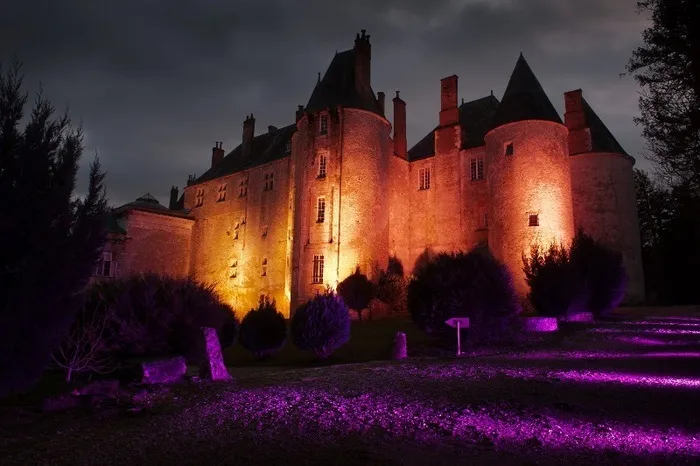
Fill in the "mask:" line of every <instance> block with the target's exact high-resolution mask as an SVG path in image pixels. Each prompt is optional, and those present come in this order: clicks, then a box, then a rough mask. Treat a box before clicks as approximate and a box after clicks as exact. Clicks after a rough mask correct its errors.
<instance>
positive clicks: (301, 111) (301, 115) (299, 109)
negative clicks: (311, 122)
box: [296, 105, 304, 121]
mask: <svg viewBox="0 0 700 466" xmlns="http://www.w3.org/2000/svg"><path fill="white" fill-rule="evenodd" d="M296 118H297V119H296V121H299V120H301V119H302V118H304V106H303V105H299V106H298V107H297V114H296Z"/></svg>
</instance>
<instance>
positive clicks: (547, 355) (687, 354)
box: [496, 351, 700, 361]
mask: <svg viewBox="0 0 700 466" xmlns="http://www.w3.org/2000/svg"><path fill="white" fill-rule="evenodd" d="M496 357H497V358H504V359H517V360H525V361H527V360H543V359H558V360H560V359H629V358H665V357H668V358H698V359H700V352H699V351H676V352H654V353H644V352H638V353H632V352H626V351H536V352H531V353H527V354H515V355H506V356H496Z"/></svg>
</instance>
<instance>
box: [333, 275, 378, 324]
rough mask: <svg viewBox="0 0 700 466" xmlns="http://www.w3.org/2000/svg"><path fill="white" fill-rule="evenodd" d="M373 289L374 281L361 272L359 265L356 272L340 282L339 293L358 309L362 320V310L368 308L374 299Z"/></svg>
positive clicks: (353, 307) (348, 303)
mask: <svg viewBox="0 0 700 466" xmlns="http://www.w3.org/2000/svg"><path fill="white" fill-rule="evenodd" d="M373 291H374V290H373V286H372V282H370V281H369V280H368V279H367V277H366V276H365V275H363V274H362V273H360V268H359V267H358V268H356V269H355V273H353V274H352V275H350V276H348V277H347V278H346V279H345V280H343V281H342V282H340V283H339V284H338V294H339V295H340V296H341V297H342V298H343V301H345V304H346V305H347V306H348V307H349V308H350V309H354V310H356V311H357V315H358V317H359V318H360V320H362V310H363V309H366V308H367V306H368V305H369V302H370V301H371V300H372V296H373V294H374V293H373Z"/></svg>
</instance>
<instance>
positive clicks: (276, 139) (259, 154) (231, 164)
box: [194, 124, 297, 184]
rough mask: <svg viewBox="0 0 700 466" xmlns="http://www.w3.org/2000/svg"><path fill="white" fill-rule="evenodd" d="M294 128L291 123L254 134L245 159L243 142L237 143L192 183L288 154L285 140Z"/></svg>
mask: <svg viewBox="0 0 700 466" xmlns="http://www.w3.org/2000/svg"><path fill="white" fill-rule="evenodd" d="M296 129H297V125H296V124H292V125H289V126H285V127H284V128H279V129H277V130H274V131H268V132H267V133H263V134H260V135H258V136H255V137H254V138H253V141H252V145H251V148H250V155H249V156H248V158H247V159H244V158H243V144H239V145H238V146H237V147H236V148H235V149H233V150H232V151H231V152H229V153H228V154H227V155H226V156H225V157H224V159H223V160H222V161H221V162H219V164H218V165H215V166H213V167H211V168H210V169H209V170H207V171H206V172H204V174H202V176H200V177H199V178H197V180H196V181H195V182H194V184H198V183H203V182H205V181H210V180H214V179H216V178H219V177H222V176H225V175H230V174H232V173H236V172H239V171H242V170H247V169H250V168H253V167H257V166H258V165H262V164H265V163H268V162H272V161H274V160H279V159H282V158H284V157H286V156H288V155H289V154H288V153H287V151H286V147H287V141H289V140H290V139H292V135H293V134H294V133H295V132H296Z"/></svg>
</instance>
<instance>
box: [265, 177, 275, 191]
mask: <svg viewBox="0 0 700 466" xmlns="http://www.w3.org/2000/svg"><path fill="white" fill-rule="evenodd" d="M274 182H275V174H274V173H266V174H265V188H264V190H265V191H272V189H273V188H274V187H275V183H274Z"/></svg>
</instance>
